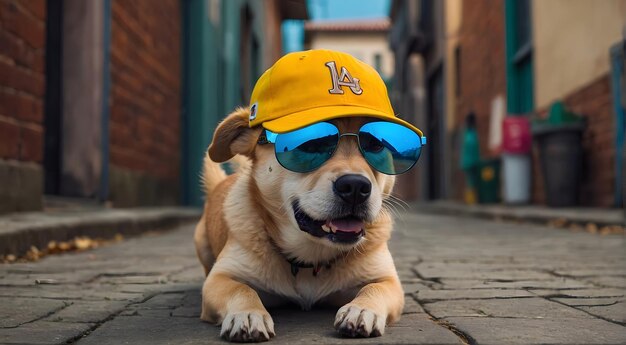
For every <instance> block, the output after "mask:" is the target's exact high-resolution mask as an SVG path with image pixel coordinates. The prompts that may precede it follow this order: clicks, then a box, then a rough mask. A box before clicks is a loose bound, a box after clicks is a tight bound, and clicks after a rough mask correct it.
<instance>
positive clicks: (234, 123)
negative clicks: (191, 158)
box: [209, 108, 262, 163]
mask: <svg viewBox="0 0 626 345" xmlns="http://www.w3.org/2000/svg"><path fill="white" fill-rule="evenodd" d="M249 117H250V110H248V109H247V108H237V109H235V111H233V112H232V113H230V115H228V116H227V117H226V118H225V119H224V121H222V122H221V123H220V124H219V125H218V126H217V128H216V129H215V133H214V134H213V142H211V146H209V157H211V160H212V161H214V162H217V163H221V162H225V161H227V160H229V159H231V158H233V157H234V156H235V155H236V154H242V155H245V156H248V157H250V155H251V154H252V152H253V151H254V147H255V145H256V143H257V140H258V139H259V135H261V130H262V128H261V127H260V126H259V127H256V128H250V127H248V119H249Z"/></svg>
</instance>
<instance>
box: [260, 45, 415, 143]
mask: <svg viewBox="0 0 626 345" xmlns="http://www.w3.org/2000/svg"><path fill="white" fill-rule="evenodd" d="M351 116H366V117H375V118H378V119H382V120H386V121H389V122H394V123H398V124H401V125H404V126H406V127H408V128H410V129H412V130H413V131H415V132H417V133H418V134H419V135H420V136H423V134H422V131H420V130H419V129H418V128H417V127H415V126H413V125H412V124H410V123H408V122H406V121H404V120H402V119H400V118H398V117H396V116H395V115H394V112H393V108H392V107H391V102H390V101H389V96H388V94H387V87H386V86H385V83H384V82H383V80H382V78H381V77H380V75H379V74H378V72H376V70H375V69H374V68H372V67H371V66H369V65H367V64H366V63H364V62H362V61H359V60H357V59H355V58H354V57H352V56H351V55H349V54H346V53H341V52H337V51H332V50H309V51H303V52H294V53H290V54H287V55H285V56H283V57H282V58H281V59H279V60H278V61H277V62H276V63H275V64H274V65H273V66H272V67H270V68H269V69H268V70H267V71H265V73H263V75H262V76H261V77H260V78H259V80H258V81H257V83H256V85H255V86H254V90H253V91H252V97H251V100H250V127H255V126H258V125H262V126H263V127H264V128H265V129H268V130H270V131H272V132H274V133H285V132H289V131H293V130H296V129H299V128H302V127H305V126H308V125H310V124H313V123H316V122H320V121H327V120H331V119H336V118H341V117H351Z"/></svg>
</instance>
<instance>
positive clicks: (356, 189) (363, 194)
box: [333, 174, 372, 206]
mask: <svg viewBox="0 0 626 345" xmlns="http://www.w3.org/2000/svg"><path fill="white" fill-rule="evenodd" d="M333 190H334V191H335V194H337V195H338V196H339V197H340V198H341V199H343V201H345V202H347V203H349V204H351V205H353V206H356V205H359V204H362V203H363V202H365V200H367V198H369V196H370V192H371V191H372V183H371V182H370V180H368V179H367V177H365V176H363V175H357V174H349V175H343V176H341V177H340V178H338V179H337V180H336V181H335V183H334V184H333Z"/></svg>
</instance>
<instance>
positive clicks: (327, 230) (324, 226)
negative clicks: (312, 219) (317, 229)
mask: <svg viewBox="0 0 626 345" xmlns="http://www.w3.org/2000/svg"><path fill="white" fill-rule="evenodd" d="M322 230H324V231H326V232H330V228H329V227H328V225H326V224H324V225H322Z"/></svg>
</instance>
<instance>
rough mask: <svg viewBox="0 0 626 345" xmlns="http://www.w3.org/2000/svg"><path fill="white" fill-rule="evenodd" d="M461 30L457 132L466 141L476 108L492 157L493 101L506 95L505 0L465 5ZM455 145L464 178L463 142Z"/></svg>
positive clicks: (458, 193) (458, 194)
mask: <svg viewBox="0 0 626 345" xmlns="http://www.w3.org/2000/svg"><path fill="white" fill-rule="evenodd" d="M461 16H462V19H461V28H460V30H459V47H460V64H459V65H458V66H460V70H459V71H458V72H457V73H459V86H460V88H459V92H458V95H457V100H456V115H455V127H456V128H455V132H456V134H457V138H458V139H459V141H460V140H462V137H461V136H460V134H462V132H461V131H462V128H463V124H464V122H465V116H466V115H467V113H469V112H470V111H474V112H475V113H476V116H477V121H476V122H477V127H478V133H479V138H480V149H481V154H482V155H483V156H486V157H488V156H489V155H490V153H489V152H488V150H487V138H488V133H489V116H490V112H491V102H492V100H493V99H494V98H495V97H496V96H497V95H503V96H506V60H505V27H504V1H491V0H478V1H472V3H471V5H469V6H462V14H461ZM456 146H457V147H455V148H454V152H455V157H454V161H453V169H454V172H455V173H454V174H455V176H454V180H455V181H464V175H463V173H462V171H461V170H460V168H459V165H458V164H459V163H458V162H459V157H458V155H459V148H458V146H459V145H456ZM463 188H464V187H463V184H458V185H457V188H456V190H455V196H456V198H458V199H462V198H463Z"/></svg>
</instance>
